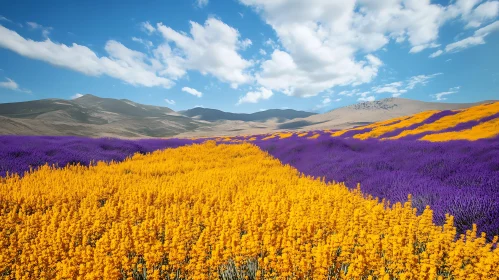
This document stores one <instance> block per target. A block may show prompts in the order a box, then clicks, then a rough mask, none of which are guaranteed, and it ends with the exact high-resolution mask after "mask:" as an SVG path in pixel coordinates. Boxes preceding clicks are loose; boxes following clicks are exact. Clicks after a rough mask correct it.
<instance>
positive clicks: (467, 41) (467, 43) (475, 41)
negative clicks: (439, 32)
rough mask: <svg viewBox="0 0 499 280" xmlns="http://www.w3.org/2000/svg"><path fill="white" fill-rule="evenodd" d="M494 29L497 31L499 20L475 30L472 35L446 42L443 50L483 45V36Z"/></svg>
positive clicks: (448, 50) (459, 49)
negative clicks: (449, 42)
mask: <svg viewBox="0 0 499 280" xmlns="http://www.w3.org/2000/svg"><path fill="white" fill-rule="evenodd" d="M496 31H499V20H498V21H495V22H493V23H491V24H489V25H487V26H485V27H482V28H480V29H478V30H476V31H475V33H474V34H473V36H470V37H467V38H464V39H462V40H460V41H457V42H454V43H451V44H448V45H447V46H446V47H445V52H459V51H462V50H465V49H467V48H470V47H473V46H478V45H483V44H485V43H486V42H485V37H487V36H488V35H490V34H491V33H493V32H496Z"/></svg>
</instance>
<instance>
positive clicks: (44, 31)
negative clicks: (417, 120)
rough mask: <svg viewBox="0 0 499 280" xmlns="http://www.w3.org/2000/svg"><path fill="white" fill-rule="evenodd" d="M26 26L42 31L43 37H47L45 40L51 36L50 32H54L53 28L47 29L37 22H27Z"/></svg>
mask: <svg viewBox="0 0 499 280" xmlns="http://www.w3.org/2000/svg"><path fill="white" fill-rule="evenodd" d="M26 24H27V25H28V26H29V28H31V29H33V30H35V29H36V30H41V31H42V36H43V37H45V38H48V36H49V34H50V31H52V29H53V28H52V27H45V26H43V25H41V24H38V23H36V22H31V21H28V22H26Z"/></svg>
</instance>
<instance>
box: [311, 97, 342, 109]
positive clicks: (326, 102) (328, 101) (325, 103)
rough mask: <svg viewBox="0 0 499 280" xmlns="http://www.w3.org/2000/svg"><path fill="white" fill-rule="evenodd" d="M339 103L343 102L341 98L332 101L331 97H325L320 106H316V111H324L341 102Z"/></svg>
mask: <svg viewBox="0 0 499 280" xmlns="http://www.w3.org/2000/svg"><path fill="white" fill-rule="evenodd" d="M339 101H341V98H336V99H331V98H330V97H328V96H325V97H324V99H322V102H321V103H320V104H319V105H316V106H315V109H316V110H318V109H322V108H324V107H327V106H329V105H330V104H331V103H332V102H339Z"/></svg>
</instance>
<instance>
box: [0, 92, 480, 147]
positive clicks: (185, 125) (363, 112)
mask: <svg viewBox="0 0 499 280" xmlns="http://www.w3.org/2000/svg"><path fill="white" fill-rule="evenodd" d="M483 102H490V101H483ZM483 102H479V103H483ZM474 104H477V103H435V102H423V101H418V100H411V99H404V98H387V99H381V100H377V101H371V102H361V103H357V104H352V105H349V106H345V107H341V108H336V109H334V110H331V111H329V112H326V113H322V114H316V113H311V112H305V111H297V110H293V109H269V110H265V111H261V112H254V113H230V112H224V111H221V110H217V109H210V108H202V107H195V108H192V109H188V110H184V111H178V112H175V111H174V110H172V109H171V108H168V107H162V106H153V105H144V104H140V103H136V102H133V101H131V100H128V99H113V98H102V97H98V96H95V95H90V94H89V95H84V96H82V97H79V98H76V99H73V100H65V99H57V98H51V99H41V100H33V101H25V102H17V103H3V104H1V103H0V134H15V135H76V136H88V137H122V138H147V137H211V136H221V135H226V136H235V135H241V134H263V133H269V132H276V131H282V130H315V129H343V128H349V127H353V126H357V125H365V124H369V123H372V122H376V121H382V120H386V119H389V118H395V117H401V116H404V115H410V114H415V113H419V112H422V111H427V110H449V109H462V108H467V107H470V106H473V105H474Z"/></svg>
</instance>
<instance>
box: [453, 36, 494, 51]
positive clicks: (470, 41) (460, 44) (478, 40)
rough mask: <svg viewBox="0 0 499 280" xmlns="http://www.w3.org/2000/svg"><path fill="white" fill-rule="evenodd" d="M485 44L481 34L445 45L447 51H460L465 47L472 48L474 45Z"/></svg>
mask: <svg viewBox="0 0 499 280" xmlns="http://www.w3.org/2000/svg"><path fill="white" fill-rule="evenodd" d="M483 44H485V40H484V38H483V37H481V36H471V37H468V38H465V39H463V40H460V41H457V42H454V43H452V44H448V45H447V46H446V47H445V51H446V52H458V51H462V50H464V49H467V48H470V47H472V46H477V45H483Z"/></svg>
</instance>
